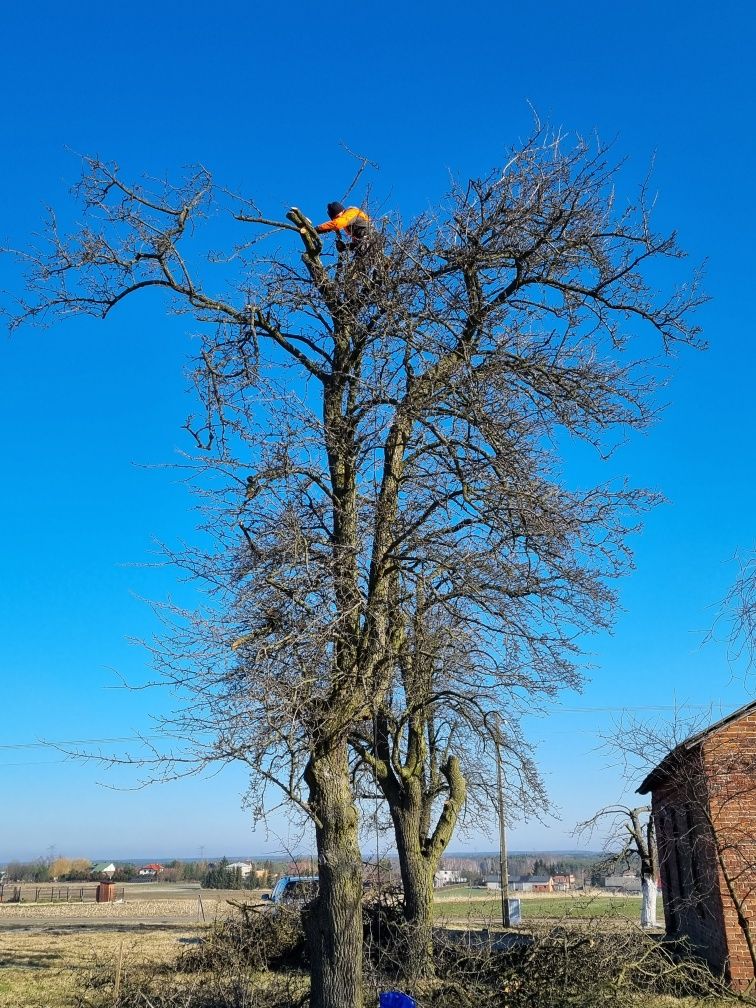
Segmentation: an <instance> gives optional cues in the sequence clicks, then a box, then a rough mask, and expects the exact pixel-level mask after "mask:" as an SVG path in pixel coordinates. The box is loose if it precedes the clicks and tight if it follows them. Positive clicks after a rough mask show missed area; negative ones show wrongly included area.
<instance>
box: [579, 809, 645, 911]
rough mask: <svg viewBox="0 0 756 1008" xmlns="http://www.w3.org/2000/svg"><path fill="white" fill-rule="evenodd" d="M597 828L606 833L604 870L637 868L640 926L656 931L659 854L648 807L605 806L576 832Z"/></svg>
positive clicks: (588, 833)
mask: <svg viewBox="0 0 756 1008" xmlns="http://www.w3.org/2000/svg"><path fill="white" fill-rule="evenodd" d="M597 829H605V830H607V832H606V839H605V842H604V848H605V850H606V851H607V856H606V858H605V859H604V861H603V863H602V868H603V869H605V870H606V871H607V872H610V871H616V870H617V869H618V868H634V867H636V866H637V867H638V868H639V869H640V879H641V896H642V900H641V927H644V928H655V927H656V899H657V896H658V884H657V879H658V878H659V855H658V852H657V849H656V830H655V826H654V819H653V816H652V815H651V806H650V805H642V806H638V807H637V808H631V807H630V806H629V805H607V806H606V808H602V809H599V811H598V812H597V813H596V814H595V815H593V816H591V818H590V819H586V820H585V821H584V822H582V823H578V825H577V826H576V827H575V832H576V833H577V834H578V835H583V836H592V835H593V833H594V831H596V830H597Z"/></svg>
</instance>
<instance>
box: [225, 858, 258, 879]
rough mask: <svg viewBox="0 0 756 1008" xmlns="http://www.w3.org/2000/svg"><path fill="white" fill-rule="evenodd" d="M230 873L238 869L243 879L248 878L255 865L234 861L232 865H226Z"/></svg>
mask: <svg viewBox="0 0 756 1008" xmlns="http://www.w3.org/2000/svg"><path fill="white" fill-rule="evenodd" d="M226 869H227V870H228V871H236V870H237V869H238V870H239V871H240V872H241V877H242V878H247V876H248V875H251V874H252V871H253V865H251V864H250V863H249V862H248V861H234V862H233V863H232V864H230V865H226Z"/></svg>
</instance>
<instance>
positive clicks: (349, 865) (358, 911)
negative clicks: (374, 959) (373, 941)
mask: <svg viewBox="0 0 756 1008" xmlns="http://www.w3.org/2000/svg"><path fill="white" fill-rule="evenodd" d="M306 779H307V784H308V787H309V791H310V796H309V797H310V804H311V807H312V809H313V812H314V813H315V816H316V827H315V835H316V841H317V849H318V874H319V877H320V887H319V894H318V899H317V901H316V904H315V907H314V910H313V913H312V915H311V917H310V919H309V922H308V931H309V937H310V945H311V952H310V954H311V957H312V965H311V983H312V989H311V995H310V1005H311V1008H362V860H361V857H360V848H359V843H358V835H357V810H356V808H355V805H354V802H353V800H352V792H351V788H350V786H349V767H348V762H347V750H346V745H338V746H334V747H332V748H330V749H329V750H326V751H325V752H322V753H317V754H313V755H312V756H311V758H310V762H309V765H308V767H307V772H306Z"/></svg>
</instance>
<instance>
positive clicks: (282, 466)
mask: <svg viewBox="0 0 756 1008" xmlns="http://www.w3.org/2000/svg"><path fill="white" fill-rule="evenodd" d="M616 175H617V169H616V167H615V166H614V165H613V164H612V162H611V161H610V160H609V155H608V152H607V151H606V149H604V148H602V147H601V145H599V144H596V145H595V146H593V147H591V146H590V145H588V144H586V143H583V142H582V141H577V142H574V143H572V144H570V143H568V142H567V141H566V140H565V138H563V137H561V136H553V135H550V134H548V133H547V132H545V131H542V130H540V129H539V130H538V132H537V133H536V134H535V135H534V137H533V138H532V139H531V140H529V141H528V142H527V143H526V144H524V145H523V146H522V147H519V148H517V149H514V150H512V152H511V157H510V158H509V160H508V161H507V163H506V164H505V165H504V166H503V167H502V168H500V169H497V170H496V171H494V172H492V173H491V174H490V175H488V176H486V177H484V178H481V179H478V180H474V181H471V182H470V183H468V184H467V185H465V186H462V187H454V188H453V190H452V192H451V193H450V194H449V197H448V199H447V200H445V201H444V202H443V203H442V204H441V205H440V208H439V211H438V213H437V214H428V215H425V216H423V217H422V218H420V219H418V220H417V221H415V222H414V223H412V224H411V225H410V226H408V227H403V226H401V224H400V223H399V221H398V220H397V221H390V222H387V223H385V224H384V225H382V226H381V227H377V226H376V227H375V228H374V230H373V232H372V235H371V236H369V238H366V239H365V240H364V242H362V243H361V245H360V246H359V247H358V248H355V247H344V248H343V249H342V250H340V251H339V253H338V255H336V256H335V257H333V258H331V257H330V256H328V255H325V254H324V250H323V245H322V242H321V239H320V237H319V235H318V234H317V233H316V232H315V230H314V229H313V227H312V225H311V224H310V222H309V220H308V219H307V218H306V217H305V216H304V215H303V214H302V213H301V212H300V211H299V210H297V209H292V210H291V211H290V212H289V213H288V215H287V221H275V220H271V219H269V218H268V217H267V216H265V215H264V214H262V213H261V212H260V211H259V210H258V209H257V207H256V206H255V205H254V203H252V202H251V201H249V200H243V199H241V198H239V197H235V196H233V195H231V194H227V193H224V192H223V191H222V190H218V189H216V188H214V187H213V185H212V181H211V179H210V177H209V175H208V173H207V172H206V171H205V170H204V169H202V170H199V171H198V172H197V173H196V174H195V175H194V176H193V177H192V178H190V179H189V180H188V181H187V183H186V184H185V185H183V186H181V187H179V188H171V187H170V186H152V187H149V186H148V187H145V186H136V185H131V184H129V183H127V182H126V181H124V180H123V179H122V178H121V175H120V173H119V172H118V170H117V168H116V167H114V166H110V165H108V164H106V163H104V162H102V161H100V160H97V159H90V160H87V161H86V162H85V168H84V176H83V180H82V183H81V186H80V187H79V190H78V192H79V196H80V198H81V201H82V204H83V209H84V214H85V221H84V223H83V224H82V225H81V226H80V227H79V228H78V229H77V230H76V231H75V233H74V234H72V235H64V234H61V233H60V232H59V230H58V228H57V225H56V221H55V219H52V220H51V223H50V233H49V238H50V244H49V246H48V247H47V248H45V249H43V250H41V251H27V252H24V253H23V258H24V260H25V262H26V263H27V265H28V267H29V277H28V292H29V293H28V294H27V296H26V298H25V299H24V301H23V303H22V304H21V306H20V308H19V311H18V312H17V316H16V321H22V320H36V321H37V322H45V321H52V320H54V319H56V318H60V317H64V316H67V315H71V314H76V313H85V314H91V315H95V316H102V317H106V316H107V315H108V314H109V313H110V312H111V311H112V310H113V309H114V308H115V307H116V306H117V305H118V304H119V303H120V302H121V301H122V300H123V299H124V298H126V297H129V296H131V295H135V294H139V293H141V292H143V291H144V290H145V289H146V288H153V289H159V290H162V291H164V292H165V293H166V294H167V295H168V298H169V300H170V304H171V306H172V307H173V309H174V310H175V311H179V312H183V313H188V314H189V315H190V316H191V317H192V318H193V319H194V320H195V323H196V324H198V325H199V326H200V327H201V331H202V338H203V344H202V349H201V352H200V354H199V357H198V361H197V369H196V373H195V378H196V384H197V388H198V393H199V397H200V401H201V402H202V406H203V415H202V418H201V419H200V420H199V421H193V420H191V419H190V421H188V423H187V428H188V429H189V430H190V431H191V432H192V434H193V436H194V438H195V440H196V443H197V445H198V447H199V449H200V451H201V453H202V451H203V450H204V452H205V455H206V461H205V462H204V463H200V466H201V468H203V470H204V472H205V473H206V474H207V476H208V482H207V483H206V484H205V485H206V487H207V488H208V491H209V495H208V502H209V504H210V506H211V513H210V514H209V516H208V520H207V529H208V531H209V532H211V533H212V535H213V536H214V537H215V539H216V544H217V545H215V546H213V547H211V548H207V549H203V548H201V547H198V548H197V549H195V550H194V551H190V552H189V553H187V554H185V555H183V556H182V557H179V558H177V559H178V562H180V563H181V564H183V565H184V567H186V568H187V569H188V570H189V571H190V572H191V573H192V575H194V576H196V577H198V578H199V579H200V580H201V581H202V582H203V583H204V584H205V585H206V586H207V587H208V589H209V591H210V595H209V597H208V602H207V606H206V607H205V608H204V609H202V610H201V611H199V612H191V613H180V612H176V611H175V610H173V611H169V610H166V616H167V618H169V620H170V621H172V622H173V623H174V630H173V632H172V634H169V635H168V637H167V638H166V639H165V640H164V641H163V642H162V643H161V644H160V645H159V647H158V648H157V649H156V661H157V665H158V669H159V671H160V673H161V675H160V681H161V682H163V683H168V684H169V685H171V686H172V687H174V688H175V689H176V691H177V693H178V697H179V699H178V700H177V707H176V713H175V715H174V716H173V717H172V718H171V719H170V724H169V725H168V727H169V728H170V729H171V730H172V732H173V734H174V736H175V737H176V739H177V742H176V749H175V750H174V751H172V752H170V753H163V754H161V759H162V760H163V767H164V769H165V771H166V772H173V771H174V770H176V769H177V768H178V769H180V768H186V767H191V766H198V765H203V763H205V762H206V761H209V760H218V759H220V760H224V759H244V760H246V761H247V763H248V764H249V766H250V767H251V768H252V771H253V773H254V775H255V777H256V779H257V780H258V781H259V782H260V783H261V786H264V785H265V784H266V783H270V784H273V785H275V786H276V787H277V788H279V789H282V791H283V793H284V794H285V796H286V798H287V800H289V801H290V802H292V803H293V804H294V805H295V806H296V807H298V808H300V809H301V810H302V811H303V812H304V813H305V814H307V815H308V816H310V817H311V819H312V821H313V823H314V827H315V834H316V841H317V849H318V860H319V874H320V879H321V886H320V895H319V899H318V906H317V913H316V914H314V916H313V920H312V933H311V942H312V964H313V965H312V1004H313V1005H314V1006H315V1008H337V1006H338V1008H356V1006H358V1005H359V1004H360V1003H361V996H362V995H361V980H360V977H361V972H360V971H361V958H360V948H361V921H360V912H359V911H360V897H361V878H360V863H361V861H360V851H359V845H358V816H357V810H356V806H355V800H354V793H353V790H352V788H351V785H350V780H351V778H350V762H349V752H350V739H352V738H353V736H354V728H355V725H360V724H364V723H365V722H370V721H373V720H374V718H375V716H376V715H377V716H385V717H388V712H389V711H390V710H392V709H393V708H392V705H391V704H390V703H389V700H388V697H389V693H390V691H391V689H392V686H393V685H394V683H395V681H396V671H397V668H399V667H400V666H401V649H402V646H403V640H404V637H405V634H406V627H407V623H408V619H407V615H406V613H405V612H404V611H403V607H404V604H405V602H406V600H411V599H415V598H416V597H417V589H418V585H419V584H420V582H422V591H423V594H424V597H425V599H427V604H428V606H429V607H431V608H432V611H434V612H439V613H446V614H448V617H449V619H450V620H452V621H453V622H454V623H455V625H457V626H464V627H466V634H467V637H468V639H475V640H476V647H477V649H478V653H479V654H480V655H481V656H484V658H482V659H481V660H480V661H479V662H477V663H476V664H475V667H474V668H471V667H470V666H469V665H466V666H464V667H463V668H462V669H460V672H459V681H458V682H456V683H455V684H454V691H455V693H456V696H457V697H458V702H459V704H460V705H461V704H462V703H463V700H464V698H465V697H470V696H473V697H476V698H477V700H478V702H481V698H482V700H483V701H485V704H490V705H491V706H492V707H495V706H496V697H497V694H498V693H499V691H500V689H501V688H502V687H503V688H506V689H508V690H511V691H513V692H518V691H521V692H522V693H523V694H526V693H527V692H528V691H529V690H530V689H533V688H535V689H541V688H547V689H550V690H552V691H553V690H556V689H558V688H559V687H560V686H563V685H569V684H576V683H577V682H578V681H579V675H578V672H577V669H576V665H575V662H576V660H577V647H576V639H577V637H578V635H579V634H580V633H581V631H583V630H586V629H590V630H595V628H596V627H602V626H606V625H607V624H608V622H609V621H610V620H611V616H612V609H613V605H614V594H613V591H612V589H611V586H610V581H611V579H612V578H614V577H616V576H618V575H619V574H621V573H623V572H624V571H626V570H627V569H628V566H629V564H630V555H629V551H628V546H627V533H628V531H629V530H630V529H631V528H632V527H633V525H634V522H635V521H636V520H637V513H638V512H639V511H640V510H642V509H643V508H645V507H646V506H648V505H649V504H650V503H652V502H653V500H654V496H653V495H652V494H648V493H645V492H642V491H638V490H635V489H633V488H630V487H627V486H623V485H620V486H616V485H611V484H609V485H592V486H589V487H588V488H587V489H585V488H572V489H570V488H568V486H567V481H566V479H565V478H564V476H563V474H562V472H561V471H560V456H559V450H558V449H559V446H560V445H563V444H564V442H565V439H567V438H570V437H572V438H575V439H579V440H581V441H585V442H588V443H590V444H594V445H595V446H596V447H597V448H598V449H599V450H600V451H601V452H606V451H609V450H611V448H612V447H613V444H614V443H615V442H616V440H617V439H618V438H620V437H621V436H623V435H624V433H625V432H626V431H627V430H628V429H640V428H644V427H645V426H646V425H647V424H648V423H649V421H650V420H651V418H652V415H653V410H652V406H651V403H650V399H649V392H650V389H651V387H652V379H653V373H654V365H653V364H648V363H645V361H646V360H647V359H649V358H650V355H651V354H655V353H656V352H657V351H658V344H659V342H660V343H661V346H662V347H663V348H664V349H665V350H666V351H670V350H671V349H672V347H673V346H674V345H675V344H677V343H695V342H696V335H697V330H696V328H695V327H694V326H693V325H692V324H691V322H690V313H691V310H692V309H693V308H695V307H696V305H698V304H699V303H700V302H701V300H702V298H701V296H700V295H699V294H698V292H697V289H696V286H695V284H693V285H692V286H684V287H682V288H680V289H679V290H677V291H675V292H673V293H672V294H671V295H670V296H669V297H663V298H659V297H657V296H656V295H655V292H654V291H653V289H652V288H651V287H650V286H649V282H648V276H647V268H648V267H650V266H652V265H653V264H654V263H655V261H656V260H660V259H670V258H672V259H676V258H679V257H680V255H681V253H680V252H679V250H678V248H677V245H676V241H675V237H674V235H670V236H659V235H657V234H655V233H654V232H653V231H652V229H651V226H650V220H649V209H648V199H647V194H646V191H645V188H643V189H641V192H640V195H639V199H638V201H637V203H634V204H627V205H626V206H625V207H624V208H621V209H620V208H618V207H617V205H616V202H615V185H616V183H617V179H616ZM224 208H229V210H230V213H231V215H232V216H233V217H234V218H235V220H236V222H237V223H238V224H239V226H240V227H243V228H246V229H249V234H250V235H251V237H249V238H246V239H243V240H242V241H241V242H240V243H239V244H238V245H236V246H234V247H233V248H232V249H231V251H230V253H229V254H228V255H225V256H223V257H220V256H218V255H217V254H216V255H211V256H210V257H209V258H210V261H209V262H208V255H207V249H206V248H203V247H202V245H201V236H202V233H203V228H202V224H203V221H204V218H205V217H206V216H207V214H209V213H216V212H222V211H223V209H224ZM271 230H273V232H274V234H275V236H277V237H271ZM288 237H290V238H292V239H293V242H294V243H297V244H298V245H299V246H300V251H301V255H300V257H299V259H297V258H296V257H295V256H294V255H292V250H291V248H290V247H289V246H284V247H283V248H282V247H274V246H273V245H272V242H274V241H276V240H277V241H281V240H285V239H286V238H288ZM262 241H266V242H267V245H265V246H263V245H261V242H262ZM266 249H270V251H269V252H266ZM633 345H638V349H637V350H635V351H634V353H632V354H631V353H630V352H629V351H630V347H631V346H633ZM513 674H514V676H515V679H514V681H513V679H512V676H513ZM182 698H183V701H182ZM400 716H402V717H404V718H405V721H406V716H404V715H401V714H400ZM447 766H448V772H449V774H450V775H451V776H452V777H453V775H454V770H453V764H452V763H449V764H447Z"/></svg>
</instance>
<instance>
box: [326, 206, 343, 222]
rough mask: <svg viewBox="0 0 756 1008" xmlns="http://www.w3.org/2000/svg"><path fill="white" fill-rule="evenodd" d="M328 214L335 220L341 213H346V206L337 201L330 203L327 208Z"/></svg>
mask: <svg viewBox="0 0 756 1008" xmlns="http://www.w3.org/2000/svg"><path fill="white" fill-rule="evenodd" d="M326 212H327V213H328V216H329V217H330V219H331V220H334V219H335V218H336V217H338V216H339V214H340V213H344V204H343V203H339V202H338V201H336V202H335V203H329V204H328V206H327V207H326Z"/></svg>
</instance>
